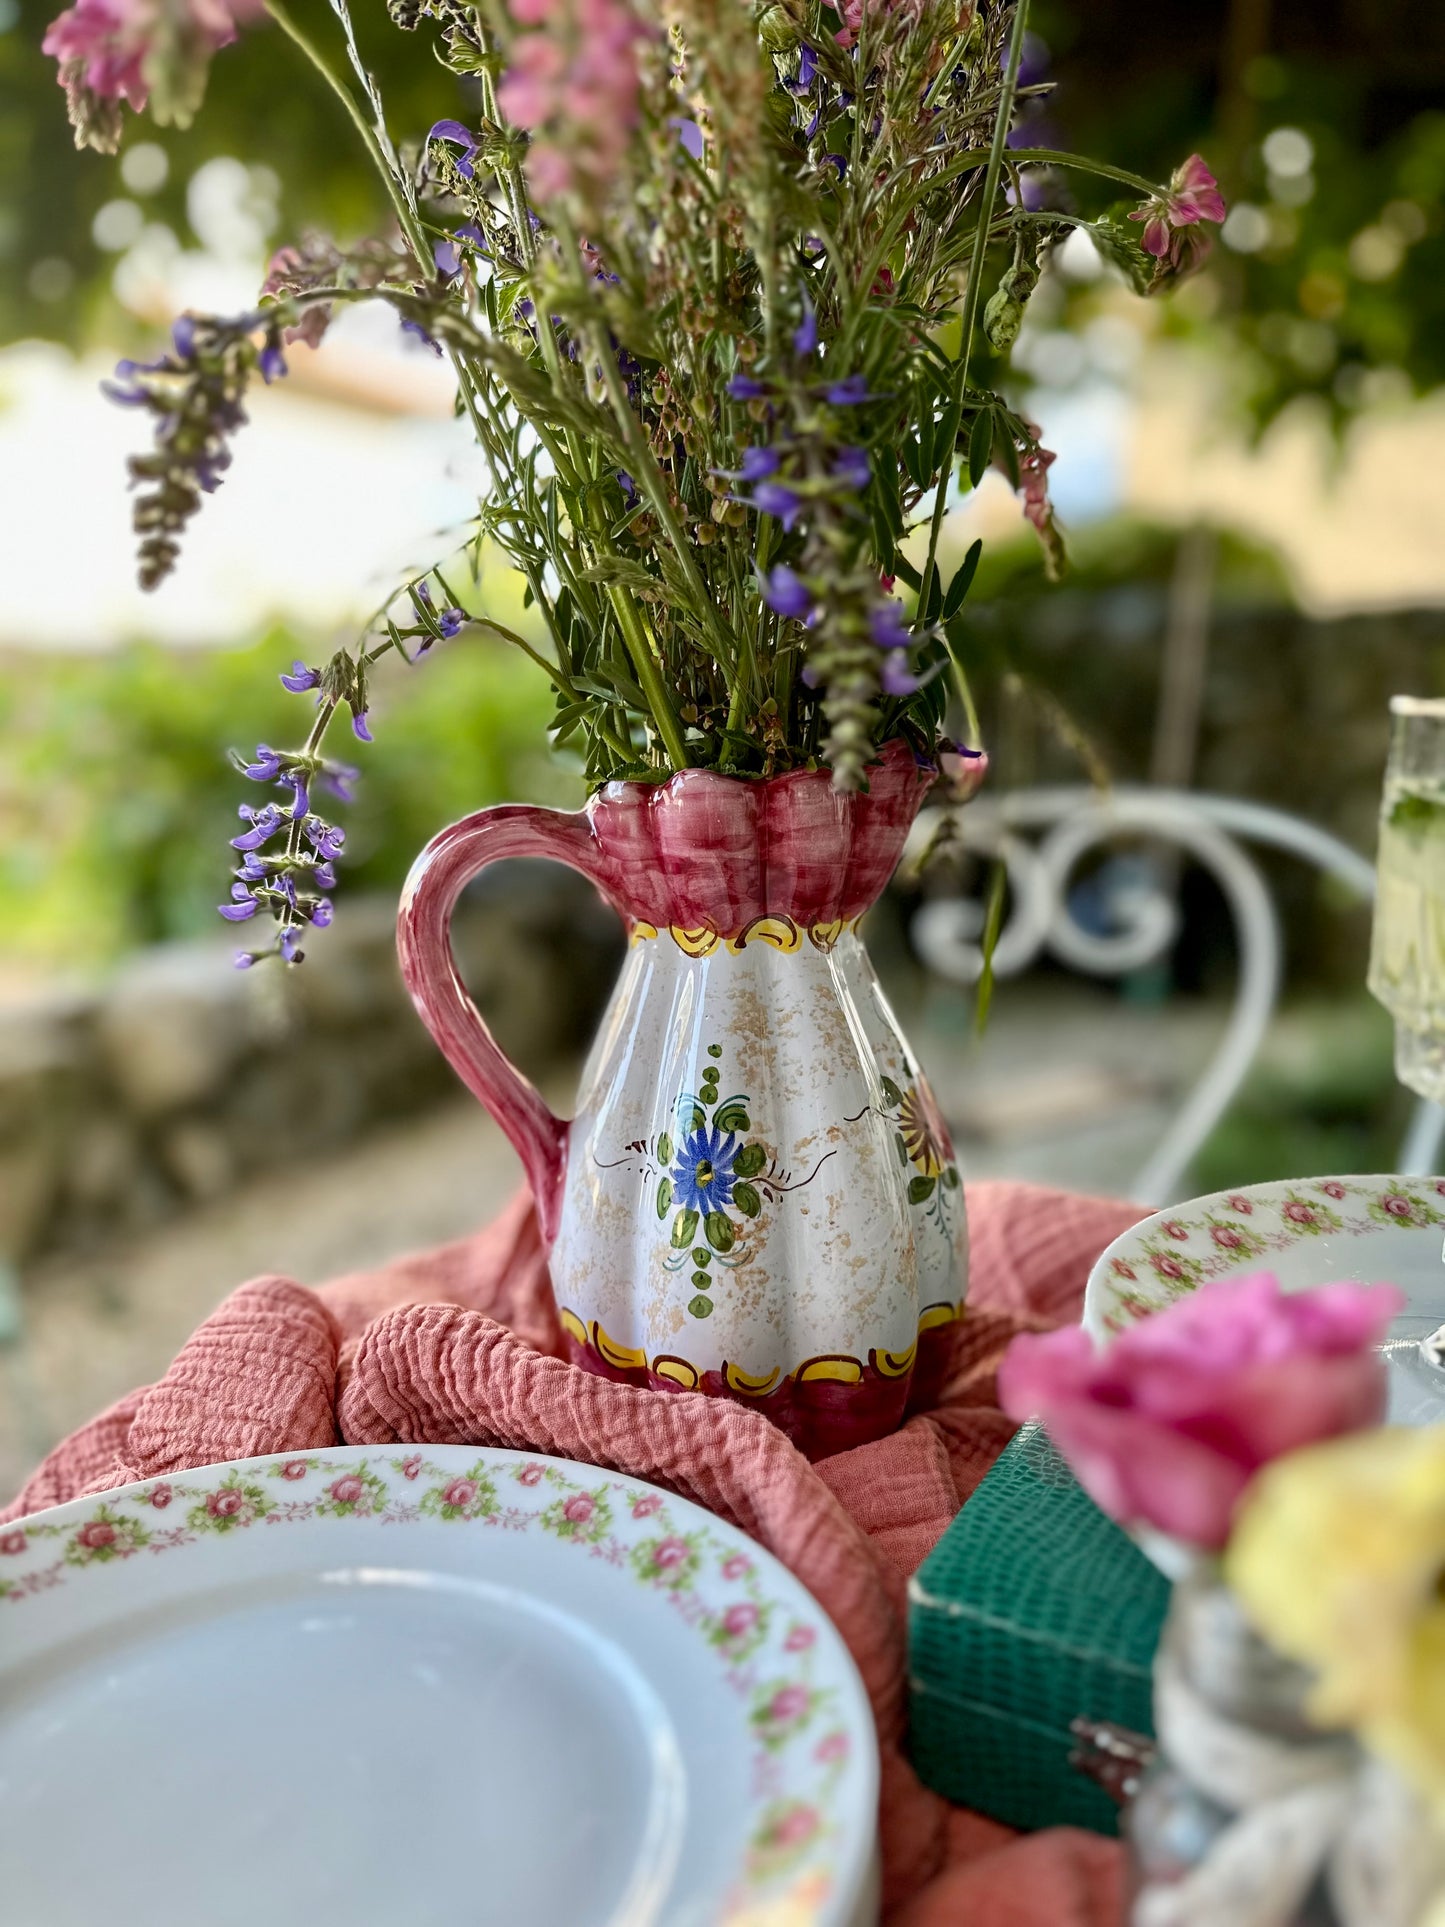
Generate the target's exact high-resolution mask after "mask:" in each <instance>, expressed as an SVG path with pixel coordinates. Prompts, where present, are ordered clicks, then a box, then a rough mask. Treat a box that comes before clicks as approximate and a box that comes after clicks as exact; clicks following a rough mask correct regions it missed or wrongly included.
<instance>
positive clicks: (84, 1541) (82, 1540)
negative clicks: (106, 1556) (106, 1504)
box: [75, 1519, 115, 1552]
mask: <svg viewBox="0 0 1445 1927" xmlns="http://www.w3.org/2000/svg"><path fill="white" fill-rule="evenodd" d="M75 1537H76V1541H77V1543H78V1544H80V1545H82V1546H84V1547H86V1549H87V1550H88V1551H90V1552H103V1551H104V1549H105V1548H106V1547H107V1546H113V1545H114V1544H115V1527H114V1526H111V1525H107V1524H106V1522H105V1520H104V1519H92V1520H91V1521H90V1523H89V1525H84V1526H82V1527H81V1528H80V1530H79V1532H77V1533H76V1535H75Z"/></svg>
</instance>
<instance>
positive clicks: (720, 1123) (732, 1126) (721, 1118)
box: [713, 1097, 752, 1131]
mask: <svg viewBox="0 0 1445 1927" xmlns="http://www.w3.org/2000/svg"><path fill="white" fill-rule="evenodd" d="M747 1101H748V1100H747V1099H746V1098H745V1097H730V1098H728V1099H726V1101H725V1102H724V1103H722V1104H720V1105H719V1106H718V1109H717V1113H716V1115H715V1116H714V1118H713V1122H714V1124H716V1125H717V1127H718V1129H719V1130H720V1131H750V1130H751V1129H752V1119H751V1118H750V1117H749V1116H748V1113H747V1109H746V1106H747Z"/></svg>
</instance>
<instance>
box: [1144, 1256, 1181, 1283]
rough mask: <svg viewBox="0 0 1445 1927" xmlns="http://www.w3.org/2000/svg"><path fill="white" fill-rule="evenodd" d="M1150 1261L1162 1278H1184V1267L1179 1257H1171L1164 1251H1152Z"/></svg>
mask: <svg viewBox="0 0 1445 1927" xmlns="http://www.w3.org/2000/svg"><path fill="white" fill-rule="evenodd" d="M1149 1262H1150V1264H1151V1265H1153V1267H1154V1269H1155V1271H1156V1272H1157V1273H1158V1275H1159V1276H1160V1277H1161V1278H1182V1277H1183V1276H1184V1267H1183V1265H1181V1264H1180V1262H1179V1260H1178V1259H1177V1258H1171V1257H1169V1256H1168V1255H1167V1253H1165V1252H1162V1251H1151V1252H1150V1253H1149Z"/></svg>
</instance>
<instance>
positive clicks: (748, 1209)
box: [733, 1184, 763, 1218]
mask: <svg viewBox="0 0 1445 1927" xmlns="http://www.w3.org/2000/svg"><path fill="white" fill-rule="evenodd" d="M733 1203H734V1204H735V1205H736V1206H737V1208H738V1210H739V1211H741V1212H742V1214H743V1216H744V1217H745V1218H755V1217H756V1216H757V1215H758V1213H759V1212H760V1211H761V1210H762V1208H763V1201H762V1199H761V1198H760V1197H759V1196H758V1194H757V1192H756V1190H755V1189H754V1188H753V1186H752V1185H750V1184H735V1185H734V1186H733Z"/></svg>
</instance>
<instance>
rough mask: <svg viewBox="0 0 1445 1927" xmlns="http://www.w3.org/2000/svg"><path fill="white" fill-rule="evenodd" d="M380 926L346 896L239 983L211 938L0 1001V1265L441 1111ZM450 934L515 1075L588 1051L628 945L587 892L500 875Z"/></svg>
mask: <svg viewBox="0 0 1445 1927" xmlns="http://www.w3.org/2000/svg"><path fill="white" fill-rule="evenodd" d="M395 915H396V910H395V904H394V902H392V901H391V900H390V899H389V898H378V897H361V898H355V897H353V898H347V897H345V896H343V897H342V899H341V900H340V901H339V902H338V907H337V919H336V922H335V924H334V925H333V926H332V927H331V929H329V930H328V931H326V932H325V933H324V934H319V935H318V937H317V940H316V941H315V943H314V944H313V945H312V946H311V947H310V950H309V954H308V955H307V958H306V961H305V963H304V964H302V965H301V966H299V967H298V968H296V969H294V970H291V971H285V972H283V971H280V970H277V969H274V968H272V967H269V966H268V967H266V968H263V969H257V970H252V971H248V972H243V971H238V970H236V969H235V968H234V967H233V964H232V961H231V960H232V957H233V955H234V950H235V944H234V941H228V940H227V939H225V938H220V939H218V940H215V941H210V940H206V941H202V942H195V943H185V944H168V945H164V946H161V947H158V948H156V949H154V950H147V951H142V952H139V953H138V954H137V955H136V956H134V957H132V958H130V959H129V960H128V961H127V962H126V963H125V964H124V965H123V966H122V967H121V968H120V969H119V970H117V971H116V973H115V974H114V975H113V976H112V977H110V978H109V979H108V980H107V981H105V982H102V983H99V984H96V985H93V986H83V987H62V988H55V989H53V990H49V991H43V992H38V993H33V994H31V995H28V996H26V997H23V998H21V999H19V1000H15V1001H11V1002H8V1003H4V1002H0V1263H5V1262H9V1263H20V1262H22V1261H24V1260H26V1259H29V1258H32V1257H34V1256H35V1255H37V1254H38V1253H41V1252H44V1251H46V1250H55V1249H60V1248H67V1247H68V1248H70V1249H77V1248H80V1249H83V1248H87V1247H92V1248H93V1247H95V1246H97V1245H98V1244H100V1243H102V1242H103V1241H104V1240H105V1239H107V1238H109V1237H112V1236H115V1235H117V1234H123V1233H125V1232H126V1231H128V1230H133V1229H136V1228H138V1227H140V1226H142V1225H145V1224H147V1223H152V1222H154V1221H155V1220H157V1219H158V1218H161V1217H164V1216H165V1215H167V1214H168V1213H171V1212H174V1211H177V1210H181V1209H184V1208H185V1206H186V1205H187V1204H189V1203H193V1202H195V1201H197V1200H200V1199H205V1198H209V1197H214V1196H216V1195H217V1194H219V1193H221V1192H222V1191H224V1190H225V1189H226V1188H227V1187H228V1186H230V1185H232V1184H233V1183H234V1182H235V1181H236V1180H237V1179H238V1178H241V1177H244V1176H245V1175H247V1174H249V1173H251V1172H254V1171H258V1170H261V1169H263V1168H265V1167H267V1166H275V1165H282V1164H292V1165H294V1166H295V1167H296V1168H297V1169H298V1171H302V1170H304V1168H305V1165H306V1162H307V1160H308V1159H311V1158H315V1157H318V1156H323V1155H324V1154H325V1153H326V1152H327V1151H329V1150H333V1149H335V1148H337V1147H338V1146H340V1145H342V1144H345V1143H347V1142H349V1141H350V1140H352V1139H354V1138H356V1137H357V1136H359V1135H360V1134H361V1133H362V1132H364V1131H365V1130H366V1129H368V1128H369V1127H370V1126H371V1125H373V1124H376V1123H380V1122H383V1121H387V1120H391V1119H395V1118H397V1117H400V1116H405V1115H407V1114H408V1113H412V1112H415V1111H417V1110H419V1109H420V1108H422V1107H424V1106H426V1105H428V1104H431V1103H433V1102H435V1101H436V1100H437V1099H438V1098H440V1097H442V1096H444V1095H446V1094H447V1093H449V1092H452V1091H455V1090H456V1089H457V1088H458V1086H457V1084H456V1080H455V1077H454V1076H453V1074H452V1072H451V1071H450V1069H449V1068H448V1066H447V1065H446V1064H445V1063H444V1062H443V1060H442V1058H441V1056H440V1054H439V1053H438V1052H437V1050H436V1048H435V1047H434V1045H433V1044H432V1041H431V1039H430V1037H429V1036H428V1035H427V1033H426V1031H425V1030H424V1028H423V1027H422V1024H421V1022H420V1020H419V1019H418V1018H417V1016H416V1015H415V1013H414V1011H413V1010H412V1008H411V1004H410V1002H409V1000H408V999H407V997H406V994H405V992H404V990H403V988H402V986H401V982H400V978H399V975H398V972H397V966H396V950H395V941H394V935H393V932H394V924H395ZM453 934H454V941H455V947H456V951H457V957H458V961H459V963H460V965H461V969H462V974H463V976H464V977H465V978H466V980H467V982H468V984H469V985H470V987H471V989H472V992H473V995H474V996H475V997H476V1000H477V1002H478V1005H479V1006H480V1008H481V1009H482V1010H483V1011H484V1012H485V1014H486V1016H487V1019H488V1022H489V1023H490V1024H491V1025H492V1027H493V1030H494V1032H495V1034H496V1036H497V1039H498V1041H499V1042H500V1043H501V1044H502V1046H503V1048H504V1049H506V1050H507V1051H508V1052H510V1053H511V1054H512V1055H513V1056H514V1057H515V1058H516V1059H517V1060H518V1062H519V1063H520V1064H521V1065H522V1066H523V1068H524V1069H526V1070H528V1071H530V1072H532V1073H533V1074H536V1073H539V1072H541V1071H543V1070H545V1068H546V1067H547V1065H548V1063H549V1062H550V1061H554V1060H556V1059H558V1058H559V1057H563V1056H566V1055H569V1054H575V1053H576V1052H577V1051H578V1050H580V1049H581V1048H582V1047H584V1046H585V1044H586V1041H587V1039H588V1038H589V1037H590V1035H591V1032H592V1029H593V1026H594V1025H595V1023H596V1020H597V1017H598V1014H599V1011H600V1008H601V1005H602V1003H603V1001H604V1000H605V998H606V995H607V992H608V989H609V988H610V985H611V982H612V979H613V975H614V973H615V968H616V959H617V957H618V955H619V954H620V951H621V947H622V936H621V930H620V928H619V926H618V923H617V919H616V918H615V916H614V915H613V914H612V912H611V911H610V910H608V909H607V908H606V907H605V905H603V904H602V903H601V901H600V900H599V899H598V898H597V897H596V895H595V894H594V893H593V892H592V890H591V889H590V888H589V887H588V886H587V885H586V884H585V883H584V882H583V881H582V879H581V878H578V877H574V876H573V875H572V874H571V873H570V872H569V871H566V870H562V869H560V868H558V867H557V866H556V865H553V864H537V865H529V864H524V863H517V864H509V865H501V866H498V867H497V869H495V870H493V871H491V872H489V873H488V874H487V876H486V877H484V878H483V879H481V880H480V882H479V884H478V885H477V886H474V888H473V890H472V891H471V892H469V893H468V896H467V897H466V898H464V900H463V902H462V904H461V906H460V908H459V910H458V913H457V917H456V922H455V925H454V932H453Z"/></svg>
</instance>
